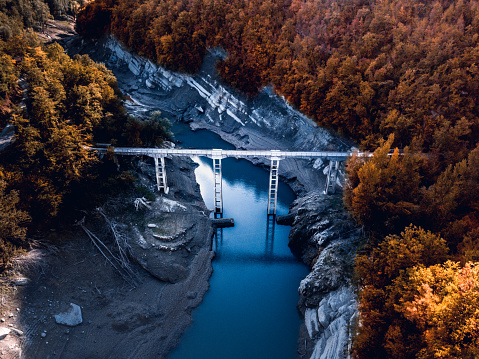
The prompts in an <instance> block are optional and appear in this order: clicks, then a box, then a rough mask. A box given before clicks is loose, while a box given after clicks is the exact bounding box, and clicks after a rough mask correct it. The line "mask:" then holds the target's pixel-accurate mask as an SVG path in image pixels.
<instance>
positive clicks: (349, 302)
mask: <svg viewBox="0 0 479 359" xmlns="http://www.w3.org/2000/svg"><path fill="white" fill-rule="evenodd" d="M278 220H279V222H280V223H289V224H291V225H292V228H291V232H290V235H289V239H290V244H289V245H290V247H291V250H292V251H293V253H295V254H296V255H297V256H299V257H300V258H301V259H302V260H303V262H304V263H306V264H307V265H309V266H310V267H311V272H310V273H309V274H308V276H307V277H306V278H305V279H303V280H302V281H301V284H300V287H299V294H300V300H299V306H298V308H299V310H300V312H301V313H302V314H303V315H304V326H303V328H302V331H301V337H300V340H299V346H298V351H299V354H300V357H302V358H312V359H331V358H338V359H339V358H341V359H342V358H348V357H349V351H348V347H349V343H350V337H351V328H354V326H355V320H356V315H357V314H356V306H357V304H356V298H355V294H354V288H353V286H352V285H351V273H352V270H353V268H352V263H353V261H354V257H355V254H356V250H357V247H358V245H359V244H360V241H361V230H360V229H359V228H358V227H357V226H356V225H355V223H354V221H353V220H352V218H351V217H350V216H349V215H348V214H347V213H346V212H345V210H344V209H343V208H342V199H341V197H340V196H338V195H336V196H325V195H323V194H322V193H318V192H311V193H309V194H307V195H306V196H303V197H301V198H298V199H297V200H296V201H295V202H293V204H292V205H291V208H290V213H289V214H288V215H287V216H282V217H279V218H278Z"/></svg>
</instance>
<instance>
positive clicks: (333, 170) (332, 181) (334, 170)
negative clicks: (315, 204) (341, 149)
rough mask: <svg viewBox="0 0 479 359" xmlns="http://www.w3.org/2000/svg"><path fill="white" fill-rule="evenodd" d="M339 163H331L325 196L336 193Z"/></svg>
mask: <svg viewBox="0 0 479 359" xmlns="http://www.w3.org/2000/svg"><path fill="white" fill-rule="evenodd" d="M338 169H339V161H329V168H328V176H327V178H326V187H325V189H324V194H329V193H334V192H336V178H337V176H338Z"/></svg>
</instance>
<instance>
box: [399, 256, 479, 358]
mask: <svg viewBox="0 0 479 359" xmlns="http://www.w3.org/2000/svg"><path fill="white" fill-rule="evenodd" d="M405 289H406V290H405V291H404V292H403V295H402V297H403V298H402V300H401V301H400V302H399V303H400V304H399V305H398V309H399V310H400V312H401V313H402V314H403V315H404V317H405V318H406V319H408V320H409V321H411V322H412V323H414V324H415V325H416V326H417V328H418V329H419V332H420V336H421V338H422V342H423V343H425V346H424V347H423V348H421V349H420V350H419V351H418V353H417V356H416V357H417V358H465V359H467V358H471V359H472V358H477V356H478V355H479V326H478V322H479V263H477V262H475V263H474V262H467V263H466V265H465V266H464V267H461V266H460V264H459V263H457V262H451V261H448V262H446V263H444V264H438V265H434V266H427V267H426V266H415V267H413V268H412V269H411V270H410V271H409V273H408V286H407V287H406V288H405Z"/></svg>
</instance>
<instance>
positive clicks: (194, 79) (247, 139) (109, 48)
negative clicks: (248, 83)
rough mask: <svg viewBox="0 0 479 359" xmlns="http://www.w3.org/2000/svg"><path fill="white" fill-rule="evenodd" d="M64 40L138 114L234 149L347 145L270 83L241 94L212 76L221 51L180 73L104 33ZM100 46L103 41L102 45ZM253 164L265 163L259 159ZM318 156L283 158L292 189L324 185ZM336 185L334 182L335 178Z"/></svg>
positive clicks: (300, 190) (346, 147) (304, 190)
mask: <svg viewBox="0 0 479 359" xmlns="http://www.w3.org/2000/svg"><path fill="white" fill-rule="evenodd" d="M80 45H81V44H80V43H79V42H78V40H77V41H74V40H72V41H70V43H69V44H65V47H67V48H70V49H73V50H72V51H80V52H82V51H83V52H87V53H88V54H89V55H90V56H91V57H92V58H93V59H94V60H96V61H101V62H104V63H105V64H106V65H107V67H108V68H109V69H111V70H112V71H113V72H114V73H115V75H116V76H117V78H118V81H119V84H120V88H121V89H122V90H123V91H124V92H125V93H126V94H127V95H128V97H129V100H128V101H127V107H128V109H129V111H130V112H131V113H134V114H136V115H138V116H144V115H147V114H148V113H149V112H151V111H155V110H160V111H162V112H163V113H164V114H168V115H171V116H172V117H174V118H175V120H179V121H183V122H186V123H189V125H190V127H191V128H192V129H194V130H196V129H206V130H209V131H212V132H215V133H217V134H218V135H220V136H221V137H222V138H223V139H224V140H225V141H227V142H229V143H231V144H233V145H234V146H235V147H236V148H238V149H295V150H308V151H313V150H318V151H319V150H344V151H347V150H350V148H351V145H352V143H350V142H349V141H347V140H346V139H344V138H341V137H340V136H338V135H337V134H334V133H332V132H330V131H328V130H326V129H323V128H320V127H317V126H316V124H315V123H314V122H313V121H311V119H309V118H308V117H306V116H304V115H303V114H301V113H300V112H299V111H296V110H294V109H293V108H292V107H291V106H289V105H288V104H287V103H286V101H284V99H283V98H281V97H279V96H277V95H275V94H274V93H273V90H272V89H271V88H265V89H263V90H262V91H261V92H260V93H259V94H258V95H257V96H255V97H254V98H246V97H244V96H243V95H241V94H239V93H237V92H236V91H235V90H234V89H231V88H230V87H228V86H227V85H225V84H224V83H222V81H221V79H220V78H219V77H218V74H217V72H216V70H215V64H216V62H217V61H218V60H219V59H220V58H221V57H222V56H224V54H222V53H221V51H219V50H210V51H209V52H208V54H207V55H206V57H205V59H204V63H203V66H202V68H201V70H200V72H199V73H197V74H195V75H186V74H179V73H174V72H170V71H168V70H165V69H163V68H161V67H159V66H157V65H155V64H153V63H152V62H151V61H148V60H145V59H143V58H141V57H139V56H135V55H132V54H131V53H129V52H128V51H127V50H126V49H124V48H123V47H122V46H121V45H120V44H119V43H118V42H117V41H115V40H114V39H112V38H110V39H108V40H106V41H105V42H104V43H97V44H94V46H91V47H84V48H83V49H82V48H81V47H80ZM102 45H103V46H102ZM256 162H257V163H260V164H261V163H263V164H264V165H267V166H269V163H267V161H266V160H265V159H258V160H257V161H256ZM327 165H328V163H327V162H323V161H322V160H319V159H318V160H314V161H312V160H290V159H288V160H283V161H281V164H280V167H281V176H282V177H283V179H286V180H287V181H288V183H289V184H290V186H291V187H292V189H293V190H294V191H295V192H296V193H298V194H305V193H307V192H309V191H311V190H315V189H318V188H323V187H324V176H323V175H322V171H324V170H325V167H326V166H327ZM338 184H340V181H338Z"/></svg>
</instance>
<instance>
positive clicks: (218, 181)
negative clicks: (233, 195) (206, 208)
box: [211, 150, 224, 214]
mask: <svg viewBox="0 0 479 359" xmlns="http://www.w3.org/2000/svg"><path fill="white" fill-rule="evenodd" d="M211 158H212V159H213V175H214V177H215V178H214V180H215V198H214V201H215V202H214V204H215V212H214V213H221V214H222V213H223V175H222V173H221V160H222V159H223V158H224V156H223V154H222V150H213V152H212V155H211Z"/></svg>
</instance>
